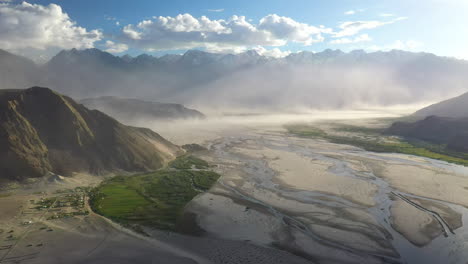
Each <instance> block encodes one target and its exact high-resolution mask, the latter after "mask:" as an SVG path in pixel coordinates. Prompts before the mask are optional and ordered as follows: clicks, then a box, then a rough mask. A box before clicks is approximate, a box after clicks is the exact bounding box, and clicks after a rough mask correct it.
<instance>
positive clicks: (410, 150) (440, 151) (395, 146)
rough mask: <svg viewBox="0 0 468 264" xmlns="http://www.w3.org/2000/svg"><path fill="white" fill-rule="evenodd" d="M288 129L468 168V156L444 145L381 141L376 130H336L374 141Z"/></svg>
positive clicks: (306, 128)
mask: <svg viewBox="0 0 468 264" xmlns="http://www.w3.org/2000/svg"><path fill="white" fill-rule="evenodd" d="M286 128H287V130H288V131H289V133H292V134H295V135H298V136H301V137H311V138H322V139H325V140H328V141H330V142H332V143H337V144H345V145H352V146H356V147H359V148H362V149H365V150H367V151H373V152H390V153H403V154H409V155H416V156H421V157H427V158H431V159H437V160H443V161H446V162H450V163H455V164H460V165H464V166H468V154H465V153H454V152H450V151H447V150H446V149H445V147H444V146H442V145H435V144H430V143H426V142H420V141H419V142H418V141H406V140H403V139H398V138H393V137H392V140H391V141H385V140H381V138H382V137H385V135H382V134H381V131H380V132H379V130H377V129H374V128H365V127H357V126H351V125H340V126H337V127H336V129H337V130H340V131H346V132H355V133H361V134H364V135H367V136H369V135H370V136H374V137H375V138H374V139H369V138H362V137H354V136H349V137H347V136H337V135H330V134H328V133H326V132H325V131H323V130H321V129H318V128H316V127H313V126H308V125H291V126H287V127H286Z"/></svg>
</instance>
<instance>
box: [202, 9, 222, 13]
mask: <svg viewBox="0 0 468 264" xmlns="http://www.w3.org/2000/svg"><path fill="white" fill-rule="evenodd" d="M206 11H208V12H217V13H219V12H223V11H224V8H220V9H207V10H206Z"/></svg>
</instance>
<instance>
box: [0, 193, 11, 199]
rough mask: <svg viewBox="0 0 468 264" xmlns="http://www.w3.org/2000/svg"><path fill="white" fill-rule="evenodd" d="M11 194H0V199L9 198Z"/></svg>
mask: <svg viewBox="0 0 468 264" xmlns="http://www.w3.org/2000/svg"><path fill="white" fill-rule="evenodd" d="M11 195H12V193H0V198H4V197H9V196H11Z"/></svg>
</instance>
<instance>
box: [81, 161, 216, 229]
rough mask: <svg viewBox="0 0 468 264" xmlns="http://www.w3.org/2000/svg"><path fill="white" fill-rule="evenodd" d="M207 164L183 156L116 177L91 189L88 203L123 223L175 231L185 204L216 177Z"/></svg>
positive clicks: (102, 213)
mask: <svg viewBox="0 0 468 264" xmlns="http://www.w3.org/2000/svg"><path fill="white" fill-rule="evenodd" d="M208 167H209V165H208V163H207V162H206V161H204V160H201V159H198V158H196V157H193V156H190V155H187V156H182V157H179V158H178V159H176V160H175V161H173V162H171V163H170V164H169V167H168V168H165V169H161V170H158V171H155V172H152V173H147V174H139V175H134V176H117V177H114V178H112V179H109V180H106V181H105V182H103V183H102V184H101V185H100V186H98V187H97V188H95V189H94V190H92V191H91V195H90V197H91V200H90V205H91V207H92V208H93V210H94V211H95V212H97V213H99V214H101V215H103V216H106V217H108V218H110V219H112V220H114V221H117V222H119V223H122V224H124V225H129V226H131V227H135V226H138V225H144V226H151V227H155V228H159V229H165V230H172V231H177V222H178V220H179V218H180V216H181V214H182V212H183V209H184V207H185V205H186V204H187V203H188V202H190V201H191V200H192V199H193V198H194V197H195V196H196V195H198V194H199V193H201V192H203V191H206V190H208V189H209V188H211V186H212V185H213V184H214V183H215V182H216V181H217V180H218V178H219V177H220V175H219V174H217V173H215V172H212V171H210V170H207V169H208Z"/></svg>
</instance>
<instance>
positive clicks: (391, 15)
mask: <svg viewBox="0 0 468 264" xmlns="http://www.w3.org/2000/svg"><path fill="white" fill-rule="evenodd" d="M379 16H381V17H394V16H395V15H394V14H390V13H382V14H379Z"/></svg>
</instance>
